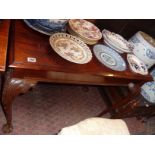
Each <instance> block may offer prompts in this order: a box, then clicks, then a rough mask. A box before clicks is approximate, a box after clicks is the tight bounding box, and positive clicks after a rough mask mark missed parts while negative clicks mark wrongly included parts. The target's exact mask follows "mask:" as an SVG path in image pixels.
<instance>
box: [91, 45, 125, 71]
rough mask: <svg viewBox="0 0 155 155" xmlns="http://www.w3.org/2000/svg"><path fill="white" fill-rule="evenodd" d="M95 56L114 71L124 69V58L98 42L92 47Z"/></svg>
mask: <svg viewBox="0 0 155 155" xmlns="http://www.w3.org/2000/svg"><path fill="white" fill-rule="evenodd" d="M93 51H94V54H95V56H96V58H97V59H98V60H99V61H100V62H101V63H102V64H104V65H105V66H107V67H108V68H110V69H112V70H115V71H124V70H126V63H125V61H124V59H123V58H122V57H121V56H120V55H119V54H118V53H117V52H115V51H114V50H113V49H111V48H109V47H107V46H105V45H102V44H98V45H95V46H94V48H93Z"/></svg>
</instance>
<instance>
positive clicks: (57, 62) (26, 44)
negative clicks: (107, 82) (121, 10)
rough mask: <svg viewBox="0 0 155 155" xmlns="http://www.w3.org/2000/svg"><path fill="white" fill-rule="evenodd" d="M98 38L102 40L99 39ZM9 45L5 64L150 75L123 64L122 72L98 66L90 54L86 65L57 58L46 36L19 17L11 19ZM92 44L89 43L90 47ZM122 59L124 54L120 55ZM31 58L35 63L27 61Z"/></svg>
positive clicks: (146, 78)
mask: <svg viewBox="0 0 155 155" xmlns="http://www.w3.org/2000/svg"><path fill="white" fill-rule="evenodd" d="M101 41H102V40H101ZM9 46H10V48H9V67H10V68H18V69H31V70H43V71H54V72H64V73H76V74H90V75H97V76H105V77H115V78H124V79H136V80H144V81H149V80H151V79H152V78H151V76H150V75H145V76H144V75H140V74H136V73H133V72H132V71H131V70H130V68H129V66H128V63H127V69H126V70H125V71H123V72H119V71H113V70H111V69H109V68H107V67H106V66H104V65H102V64H101V63H100V62H99V61H98V60H97V59H96V57H95V56H94V54H93V59H92V60H91V61H90V62H89V63H87V64H82V65H81V64H74V63H71V62H69V61H67V60H65V59H63V58H61V57H60V56H59V55H58V54H57V53H56V52H55V51H54V50H53V49H52V48H51V46H50V44H49V36H46V35H44V34H41V33H39V32H36V31H34V30H32V29H31V28H29V27H28V26H27V25H26V24H25V23H24V21H22V20H12V22H11V33H10V45H9ZM92 47H93V46H90V48H91V50H92ZM123 57H124V59H125V60H126V54H124V55H123ZM28 58H35V59H36V62H29V61H28Z"/></svg>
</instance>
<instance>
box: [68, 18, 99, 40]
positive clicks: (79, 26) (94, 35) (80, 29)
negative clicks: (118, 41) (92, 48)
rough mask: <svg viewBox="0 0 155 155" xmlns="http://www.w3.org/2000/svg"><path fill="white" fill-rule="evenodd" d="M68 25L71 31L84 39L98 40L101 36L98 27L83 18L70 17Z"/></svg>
mask: <svg viewBox="0 0 155 155" xmlns="http://www.w3.org/2000/svg"><path fill="white" fill-rule="evenodd" d="M69 26H70V28H71V30H72V31H74V32H75V33H77V34H78V35H79V36H81V37H82V38H84V39H86V40H90V41H98V40H100V39H101V38H102V33H101V32H100V29H99V28H97V27H96V26H95V25H94V24H93V23H91V22H89V21H87V20H84V19H70V20H69Z"/></svg>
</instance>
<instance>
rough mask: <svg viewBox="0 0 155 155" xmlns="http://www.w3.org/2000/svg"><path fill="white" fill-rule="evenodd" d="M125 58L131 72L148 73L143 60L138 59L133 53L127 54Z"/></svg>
mask: <svg viewBox="0 0 155 155" xmlns="http://www.w3.org/2000/svg"><path fill="white" fill-rule="evenodd" d="M127 60H128V63H129V65H130V68H131V70H132V71H133V72H135V73H139V74H142V75H147V74H148V69H147V67H146V65H145V63H144V62H143V61H141V60H140V59H138V58H137V57H136V56H135V55H133V54H128V55H127Z"/></svg>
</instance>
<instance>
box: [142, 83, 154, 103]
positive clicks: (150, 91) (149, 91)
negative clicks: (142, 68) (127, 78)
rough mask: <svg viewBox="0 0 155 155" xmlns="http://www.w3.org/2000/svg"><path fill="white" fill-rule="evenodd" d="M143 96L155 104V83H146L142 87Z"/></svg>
mask: <svg viewBox="0 0 155 155" xmlns="http://www.w3.org/2000/svg"><path fill="white" fill-rule="evenodd" d="M141 95H142V96H143V97H144V98H145V99H146V100H147V101H149V102H151V103H154V104H155V81H151V82H146V83H145V84H143V86H142V87H141Z"/></svg>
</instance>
